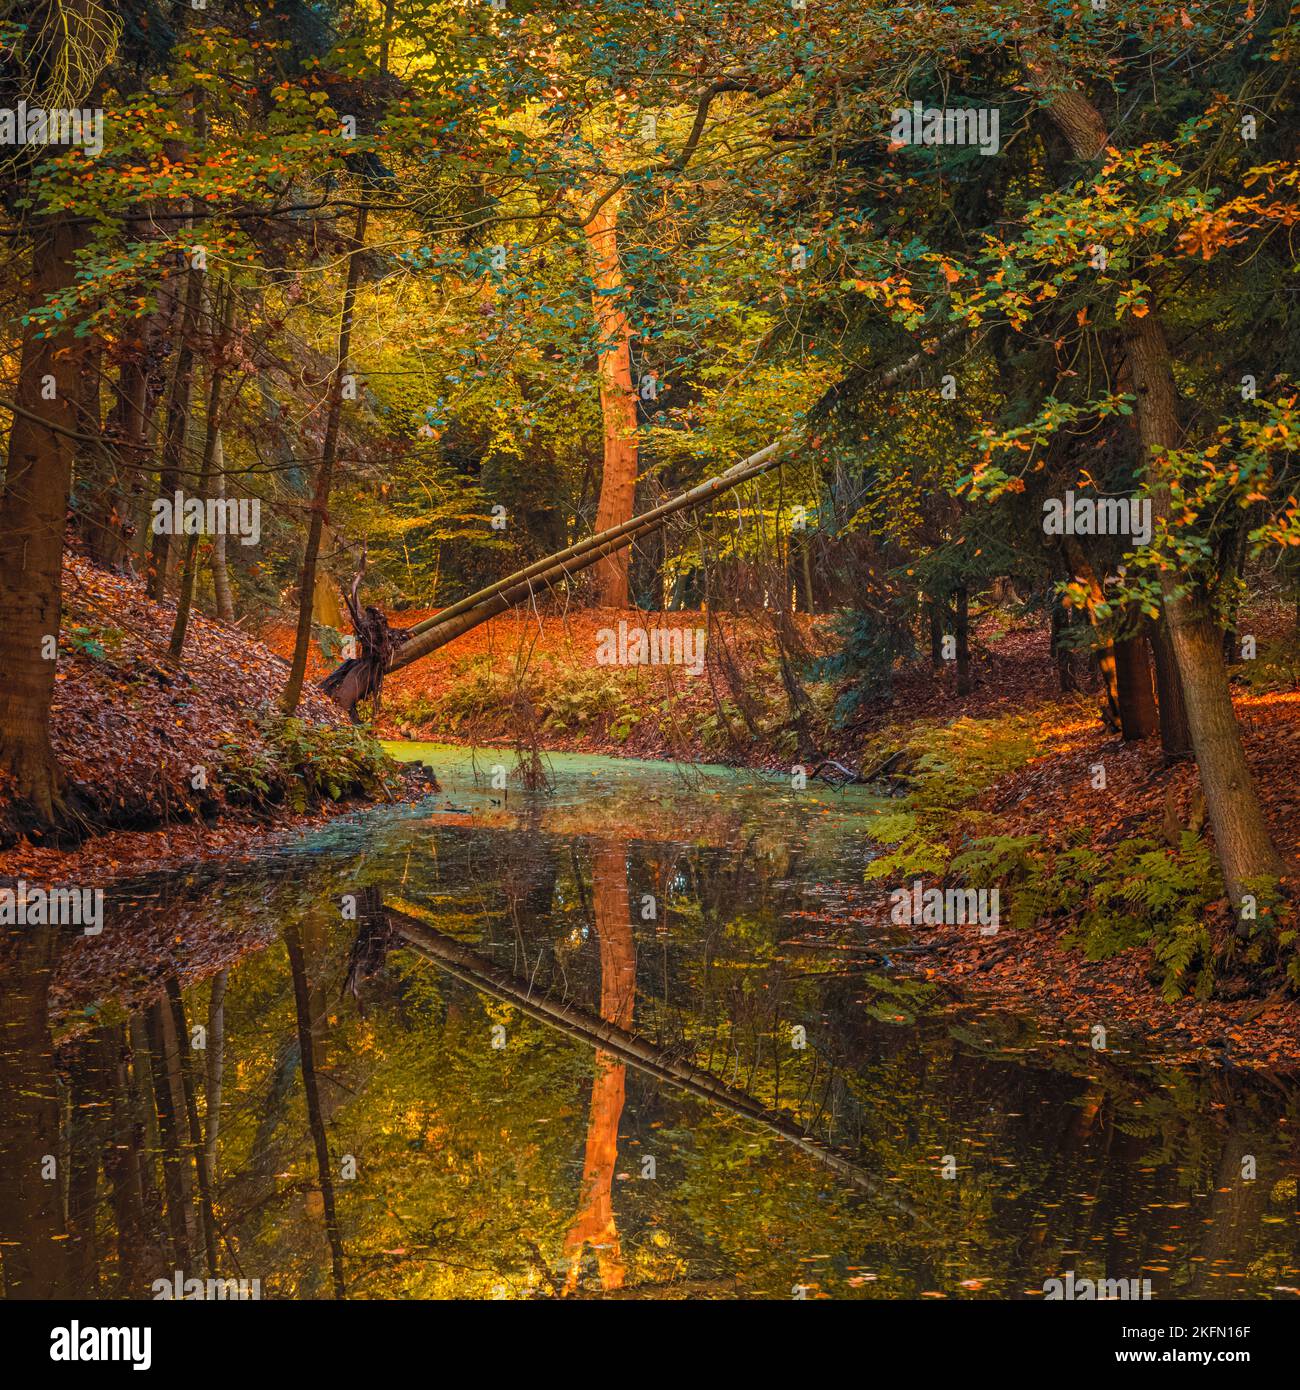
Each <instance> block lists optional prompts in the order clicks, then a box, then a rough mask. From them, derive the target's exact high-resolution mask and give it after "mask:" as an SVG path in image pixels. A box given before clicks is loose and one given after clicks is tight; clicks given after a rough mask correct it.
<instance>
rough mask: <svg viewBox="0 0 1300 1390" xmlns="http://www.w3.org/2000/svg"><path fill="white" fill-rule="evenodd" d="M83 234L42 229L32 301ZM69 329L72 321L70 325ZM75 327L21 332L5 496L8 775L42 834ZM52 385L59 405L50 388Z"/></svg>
mask: <svg viewBox="0 0 1300 1390" xmlns="http://www.w3.org/2000/svg"><path fill="white" fill-rule="evenodd" d="M79 241H80V234H79V233H78V232H76V231H75V230H74V229H73V228H72V227H71V226H70V225H69V224H67V223H66V222H57V223H55V224H54V225H53V226H50V227H48V228H45V229H42V231H41V232H40V234H39V235H38V237H37V240H36V244H35V246H34V248H33V251H32V285H31V294H30V295H29V302H30V303H31V304H32V305H33V306H34V307H35V306H40V305H42V304H44V303H45V302H46V300H47V299H48V298H49V297H50V296H51V295H54V294H57V293H58V292H59V291H60V290H63V289H66V288H67V287H68V286H69V285H71V284H72V282H73V272H74V257H75V252H76V250H77V246H78V244H79ZM64 322H65V323H66V320H65V321H64ZM72 347H73V334H72V332H71V330H70V328H67V327H65V328H63V329H61V330H60V331H57V332H54V331H50V330H49V329H48V328H47V326H46V325H45V323H44V322H43V321H32V322H29V323H28V325H27V327H26V329H25V330H24V332H23V340H22V349H21V354H20V358H19V365H18V382H17V387H16V389H15V393H14V405H15V407H16V409H15V411H14V420H13V426H12V428H11V429H10V432H9V458H8V468H7V470H6V473H5V486H4V495H3V497H0V614H3V618H4V620H3V622H0V769H3V771H4V772H6V773H8V774H9V776H10V777H12V778H13V781H14V791H15V793H16V799H17V800H18V801H19V802H20V803H23V809H24V812H25V813H26V815H27V816H29V817H30V818H31V820H32V821H33V822H34V823H35V824H38V825H45V826H48V825H52V824H54V823H55V822H56V821H58V820H59V819H60V818H61V817H62V815H63V801H62V789H63V783H62V777H61V775H60V773H59V769H58V767H57V766H56V764H55V759H54V751H53V749H52V747H51V745H50V701H51V699H52V698H53V694H54V668H55V660H54V658H55V652H56V650H57V648H56V644H57V641H58V635H59V619H60V616H61V608H62V582H63V532H64V524H65V522H66V519H67V513H68V495H69V491H70V488H71V484H72V456H73V439H72V438H71V436H70V435H69V434H64V433H60V432H59V431H60V429H62V430H68V431H73V429H74V411H75V400H76V396H75V392H76V381H75V375H76V354H75V353H74V352H73V351H72ZM50 382H52V383H53V395H54V398H53V399H52V400H47V399H45V397H46V396H47V395H48V394H49V391H48V390H47V389H46V387H47V385H48V383H50Z"/></svg>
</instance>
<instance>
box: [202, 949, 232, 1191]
mask: <svg viewBox="0 0 1300 1390" xmlns="http://www.w3.org/2000/svg"><path fill="white" fill-rule="evenodd" d="M229 978H230V971H229V970H220V971H218V972H217V974H216V975H214V976H213V978H212V993H211V994H210V995H209V996H208V1050H207V1053H206V1055H205V1057H204V1064H205V1076H204V1083H205V1084H204V1096H205V1100H206V1109H205V1110H204V1114H203V1159H204V1162H205V1163H206V1164H207V1168H208V1186H209V1187H211V1186H212V1184H213V1182H214V1181H215V1179H216V1172H217V1135H218V1134H219V1133H220V1131H221V1080H222V1073H223V1072H224V1070H225V1061H226V982H227V981H228V980H229Z"/></svg>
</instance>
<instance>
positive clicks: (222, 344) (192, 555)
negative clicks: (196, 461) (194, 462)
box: [167, 287, 235, 661]
mask: <svg viewBox="0 0 1300 1390" xmlns="http://www.w3.org/2000/svg"><path fill="white" fill-rule="evenodd" d="M214 298H217V297H216V296H214ZM234 303H235V295H234V289H233V287H228V288H227V290H226V292H225V302H224V305H223V306H222V307H221V309H220V310H219V311H218V313H217V315H216V316H217V317H219V319H220V322H221V329H220V333H219V335H218V338H217V341H216V343H215V344H214V345H213V358H212V365H211V367H210V369H209V373H210V377H211V380H210V383H209V388H208V415H207V420H206V422H205V425H204V437H203V461H202V463H201V464H200V465H199V480H198V485H197V487H196V488H195V495H196V496H197V497H198V498H199V500H200V501H203V500H205V499H206V498H207V495H208V480H209V478H211V476H212V462H213V459H214V458H215V456H216V452H217V438H218V433H219V431H220V428H221V388H222V386H223V385H224V384H225V380H226V367H225V351H226V341H227V339H228V338H229V335H230V323H231V315H232V314H233V312H234ZM213 307H214V308H215V307H216V305H215V304H214V306H213ZM222 525H224V522H222ZM198 558H199V532H198V531H197V530H196V531H194V532H192V533H191V534H190V535H187V536H186V537H185V553H184V560H183V562H182V565H181V582H180V592H179V594H178V595H177V598H176V621H175V623H174V624H173V625H172V640H171V644H170V646H169V647H168V649H167V654H168V656H170V657H171V659H172V660H173V661H179V660H180V659H181V653H182V652H183V651H184V650H185V629H186V628H187V627H188V626H189V621H190V608H191V606H192V605H193V603H194V578H195V574H196V573H197V571H198V567H199V566H198Z"/></svg>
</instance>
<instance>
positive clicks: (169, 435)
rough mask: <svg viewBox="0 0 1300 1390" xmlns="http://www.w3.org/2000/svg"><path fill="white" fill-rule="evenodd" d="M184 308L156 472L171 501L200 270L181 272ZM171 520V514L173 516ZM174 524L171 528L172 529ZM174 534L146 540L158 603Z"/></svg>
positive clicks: (181, 444)
mask: <svg viewBox="0 0 1300 1390" xmlns="http://www.w3.org/2000/svg"><path fill="white" fill-rule="evenodd" d="M185 275H186V280H185V310H184V313H183V314H182V315H181V327H180V342H179V343H178V345H177V348H176V362H175V364H174V366H173V367H172V377H171V385H170V386H169V388H168V391H167V405H166V413H165V415H164V434H163V446H162V466H161V468H160V469H159V472H158V495H159V496H160V497H164V498H166V499H167V500H168V501H169V502H170V501H171V499H172V497H173V495H174V494H175V492H176V489H177V488H178V487H180V483H181V471H182V465H183V463H184V461H185V440H186V435H187V432H188V428H189V423H190V390H191V387H192V385H193V380H194V335H195V333H196V332H197V330H198V322H199V308H200V305H201V303H202V298H203V272H202V271H199V270H195V269H193V268H191V269H188V270H187V271H186V272H185ZM173 520H175V518H173ZM177 529H178V528H177V526H176V525H173V526H172V527H171V531H173V532H174V531H176V530H177ZM176 545H177V542H176V537H175V536H174V535H172V534H170V533H169V532H168V531H155V532H154V533H153V540H152V542H151V543H150V550H149V553H150V561H149V597H150V598H151V599H153V600H154V602H155V603H161V602H162V600H163V598H164V597H166V594H167V575H168V572H169V570H171V569H172V568H173V563H172V555H173V552H174V550H175V548H176Z"/></svg>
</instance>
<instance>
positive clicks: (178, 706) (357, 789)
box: [0, 555, 401, 874]
mask: <svg viewBox="0 0 1300 1390" xmlns="http://www.w3.org/2000/svg"><path fill="white" fill-rule="evenodd" d="M63 590H64V600H63V621H62V624H61V627H60V632H59V659H58V667H57V670H56V674H55V690H54V699H53V703H52V707H51V743H52V745H53V749H54V754H55V758H56V759H57V761H58V764H59V766H60V767H61V768H62V769H63V772H64V775H65V777H66V779H67V781H68V783H69V786H70V788H71V789H72V795H71V796H70V805H71V806H72V808H73V814H74V820H73V823H72V825H71V827H70V829H69V832H68V833H67V834H65V835H64V836H62V837H61V838H60V839H58V840H57V841H56V842H55V843H46V844H45V846H44V849H43V850H42V847H41V846H40V845H34V844H33V843H32V838H38V837H30V838H29V837H28V836H27V834H26V832H27V830H28V826H27V825H26V824H25V822H24V816H23V808H22V807H21V805H18V804H16V803H15V800H14V796H13V788H12V786H9V785H7V784H6V783H5V782H4V781H3V779H2V778H0V874H13V873H21V872H25V871H29V870H32V869H33V868H34V867H38V866H40V865H42V864H46V863H48V864H55V863H62V862H63V861H62V859H61V858H60V854H61V849H62V848H67V847H75V846H76V845H77V844H78V843H79V842H82V841H85V840H87V839H91V840H92V843H94V844H95V845H96V853H95V854H94V855H92V858H94V859H96V860H100V859H105V856H108V858H111V857H112V854H113V849H114V848H116V849H117V850H118V851H119V852H120V853H121V854H123V855H127V854H131V853H133V847H134V845H135V844H136V843H137V842H136V841H135V840H133V839H131V838H129V837H130V836H131V835H132V834H140V833H142V834H144V835H145V836H146V837H147V838H146V841H145V843H146V844H156V845H157V846H158V848H159V852H160V854H167V853H172V852H174V853H175V855H176V856H177V857H184V856H186V855H188V854H189V853H191V852H192V851H193V850H194V849H195V848H196V847H197V846H198V845H199V844H201V843H204V842H213V843H220V842H221V840H222V838H223V837H225V839H226V840H228V841H230V842H233V841H234V840H235V839H237V838H238V837H239V836H240V835H241V834H242V835H248V836H256V835H257V834H259V833H263V832H265V831H266V830H268V829H274V828H276V827H283V826H286V825H289V824H292V823H294V822H295V821H302V820H305V819H308V818H309V817H310V816H311V815H312V814H315V813H318V812H320V811H321V809H322V808H325V807H329V806H333V805H336V804H347V803H350V802H356V801H358V800H366V799H370V798H374V797H384V796H392V795H397V794H399V792H400V789H401V783H400V779H399V778H398V777H397V776H396V775H395V773H394V770H393V769H392V768H391V766H390V765H389V764H388V761H387V759H385V758H384V756H383V754H382V750H381V749H380V748H379V746H378V744H377V743H376V742H375V741H374V740H373V739H371V738H369V737H368V736H366V735H365V734H364V733H361V732H359V731H357V730H355V729H353V728H352V727H351V726H350V725H349V724H348V722H347V720H346V719H345V718H344V716H343V715H342V713H341V712H340V710H339V709H338V707H337V706H336V705H335V704H334V702H333V701H332V700H330V699H329V698H328V697H327V696H325V695H323V694H321V693H320V691H318V690H316V689H314V688H312V687H310V686H308V687H307V688H305V689H304V691H303V694H302V699H301V701H300V702H299V706H298V712H297V715H296V717H295V718H294V719H290V720H286V719H284V718H283V717H281V715H280V714H279V712H278V702H279V700H280V697H281V694H282V692H283V690H284V686H285V683H286V681H287V678H288V665H287V663H286V662H285V661H284V660H283V659H282V658H281V657H279V656H278V655H277V654H276V653H274V652H272V651H270V650H269V649H268V648H267V647H266V646H265V645H264V644H263V643H261V642H260V641H258V640H257V639H256V638H254V637H251V636H249V635H248V634H246V633H244V632H242V631H240V630H239V629H238V628H237V627H234V626H228V625H226V624H223V623H218V622H214V621H212V620H210V619H207V618H205V617H203V616H202V614H199V613H194V614H193V615H192V616H191V618H190V625H189V630H188V633H187V636H186V642H185V649H184V653H183V656H182V659H181V660H180V661H179V662H173V661H171V660H170V659H169V657H168V656H167V640H168V636H169V634H170V632H171V627H172V621H173V618H174V616H175V606H174V604H171V603H164V604H157V603H153V602H152V601H151V600H150V599H149V598H148V597H147V596H146V595H145V592H144V589H143V587H142V586H141V585H140V584H139V583H138V582H136V581H135V580H132V579H128V578H125V577H123V576H121V575H116V574H112V573H109V572H107V571H105V570H102V569H100V568H98V567H96V566H95V565H92V564H90V563H89V562H88V561H86V560H84V559H81V558H79V557H77V556H75V555H71V556H69V557H68V558H67V560H66V562H65V566H64V586H63ZM185 827H189V828H188V829H187V828H185ZM47 840H48V837H47ZM105 862H107V861H105Z"/></svg>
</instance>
